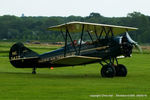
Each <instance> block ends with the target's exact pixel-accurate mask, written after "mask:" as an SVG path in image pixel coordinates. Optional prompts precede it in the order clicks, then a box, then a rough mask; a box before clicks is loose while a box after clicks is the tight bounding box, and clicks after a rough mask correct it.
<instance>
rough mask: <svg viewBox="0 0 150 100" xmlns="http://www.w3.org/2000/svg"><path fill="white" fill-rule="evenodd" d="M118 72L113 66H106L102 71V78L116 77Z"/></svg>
mask: <svg viewBox="0 0 150 100" xmlns="http://www.w3.org/2000/svg"><path fill="white" fill-rule="evenodd" d="M115 74H116V70H115V68H114V66H113V65H105V66H103V67H102V69H101V75H102V77H114V76H115Z"/></svg>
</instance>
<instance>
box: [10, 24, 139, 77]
mask: <svg viewBox="0 0 150 100" xmlns="http://www.w3.org/2000/svg"><path fill="white" fill-rule="evenodd" d="M48 30H49V31H59V32H60V34H61V35H62V37H63V38H64V40H65V45H64V46H63V47H61V48H59V49H57V50H54V51H51V52H47V53H44V54H38V53H36V52H34V51H32V50H30V49H29V48H27V47H25V46H24V45H23V44H22V43H20V42H19V43H16V44H14V45H13V46H12V47H11V49H10V52H9V59H10V63H11V64H12V65H13V66H14V67H16V68H33V71H32V73H33V74H36V68H50V67H54V68H55V67H66V66H76V65H86V64H91V63H100V65H101V66H102V68H101V71H100V73H101V76H102V77H114V76H121V77H125V76H126V75H127V68H126V67H125V66H124V65H123V64H119V63H118V60H117V59H119V58H125V57H130V56H131V54H132V49H133V47H134V46H135V47H138V48H139V49H140V47H139V45H138V44H137V42H135V41H133V40H132V39H131V37H130V36H129V34H128V32H129V31H135V30H137V28H134V27H125V26H115V25H106V24H96V23H87V22H68V23H65V24H61V25H57V26H52V27H49V28H48ZM72 34H79V35H80V39H79V41H77V40H73V38H72V36H71V35H72ZM84 34H87V35H88V37H89V39H90V41H84V42H83V39H84V36H85V35H84ZM87 35H86V36H87ZM68 41H70V42H68Z"/></svg>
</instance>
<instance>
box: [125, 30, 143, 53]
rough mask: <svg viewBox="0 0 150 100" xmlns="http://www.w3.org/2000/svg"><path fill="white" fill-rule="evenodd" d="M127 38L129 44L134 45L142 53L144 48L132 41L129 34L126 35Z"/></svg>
mask: <svg viewBox="0 0 150 100" xmlns="http://www.w3.org/2000/svg"><path fill="white" fill-rule="evenodd" d="M125 36H126V37H127V39H128V41H129V43H131V44H133V45H134V46H135V47H136V48H137V49H138V50H139V51H140V52H141V53H142V48H141V47H140V45H139V44H138V43H137V42H135V41H134V40H132V38H131V37H130V35H129V34H128V32H126V33H125Z"/></svg>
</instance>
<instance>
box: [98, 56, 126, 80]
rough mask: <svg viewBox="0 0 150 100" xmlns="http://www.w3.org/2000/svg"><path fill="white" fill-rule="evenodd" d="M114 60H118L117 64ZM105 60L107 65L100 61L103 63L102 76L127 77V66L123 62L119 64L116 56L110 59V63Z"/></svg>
mask: <svg viewBox="0 0 150 100" xmlns="http://www.w3.org/2000/svg"><path fill="white" fill-rule="evenodd" d="M114 60H116V64H117V65H115V64H114ZM104 62H105V63H106V64H105V65H103V64H102V63H100V64H101V65H102V69H101V76H102V77H109V78H110V77H114V76H119V77H126V75H127V68H126V67H125V66H124V65H122V64H118V61H117V59H116V58H113V59H110V62H109V63H107V62H106V61H104Z"/></svg>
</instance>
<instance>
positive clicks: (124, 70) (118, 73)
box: [115, 64, 127, 77]
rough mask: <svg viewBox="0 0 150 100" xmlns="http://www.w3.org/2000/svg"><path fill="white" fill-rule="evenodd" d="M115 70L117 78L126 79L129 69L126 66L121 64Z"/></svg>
mask: <svg viewBox="0 0 150 100" xmlns="http://www.w3.org/2000/svg"><path fill="white" fill-rule="evenodd" d="M115 69H116V76H121V77H126V75H127V68H126V67H125V66H124V65H122V64H119V65H117V66H116V67H115Z"/></svg>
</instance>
